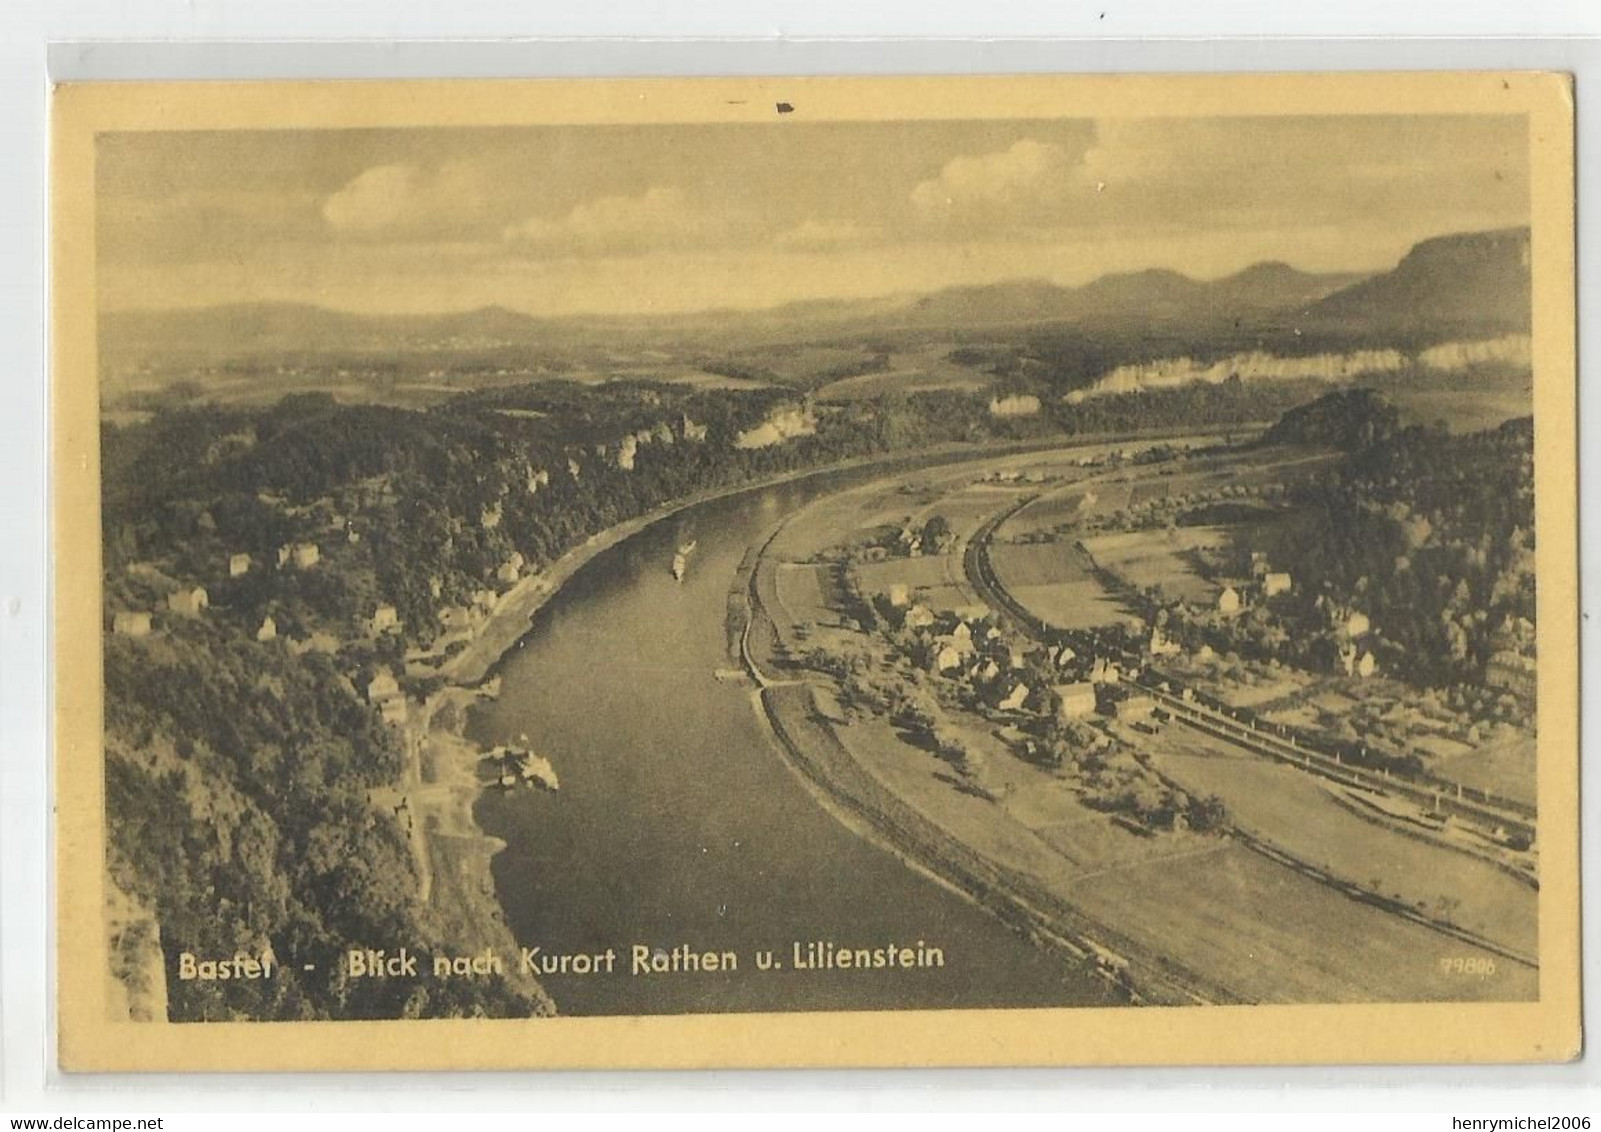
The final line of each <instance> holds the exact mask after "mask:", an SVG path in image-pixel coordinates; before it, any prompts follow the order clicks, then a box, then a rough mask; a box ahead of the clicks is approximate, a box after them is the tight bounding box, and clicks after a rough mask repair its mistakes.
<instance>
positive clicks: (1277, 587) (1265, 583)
mask: <svg viewBox="0 0 1601 1132" xmlns="http://www.w3.org/2000/svg"><path fill="white" fill-rule="evenodd" d="M1291 588H1292V583H1291V581H1290V576H1289V575H1288V574H1286V573H1283V572H1282V571H1275V572H1272V573H1268V574H1264V575H1263V576H1262V593H1263V594H1264V595H1265V596H1267V597H1277V596H1278V595H1279V594H1287V593H1289V592H1290V590H1291Z"/></svg>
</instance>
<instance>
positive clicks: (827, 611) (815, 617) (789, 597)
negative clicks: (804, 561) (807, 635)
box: [777, 562, 836, 623]
mask: <svg viewBox="0 0 1601 1132" xmlns="http://www.w3.org/2000/svg"><path fill="white" fill-rule="evenodd" d="M828 575H829V568H828V567H826V566H808V565H800V564H797V563H793V562H780V563H778V574H777V586H778V603H779V605H780V606H781V607H782V608H783V611H784V613H785V615H786V616H787V617H788V618H789V619H790V621H791V622H792V623H798V622H802V621H811V622H813V623H823V622H830V621H834V620H836V615H835V612H834V607H833V604H832V603H831V601H830V600H829V598H830V594H829V589H830V586H829V576H828Z"/></svg>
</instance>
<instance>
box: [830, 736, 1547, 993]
mask: <svg viewBox="0 0 1601 1132" xmlns="http://www.w3.org/2000/svg"><path fill="white" fill-rule="evenodd" d="M837 734H838V736H839V738H840V740H841V741H843V742H844V743H845V744H846V746H847V748H848V749H849V750H850V752H851V754H852V755H853V756H854V757H855V758H856V759H857V760H859V762H860V764H861V766H862V767H863V769H865V770H866V771H868V773H870V774H871V775H872V776H873V777H874V778H877V779H878V780H879V781H880V782H882V783H883V784H884V786H885V787H886V788H887V789H889V790H890V791H891V792H892V793H894V794H895V796H896V797H898V798H900V799H901V800H902V801H904V802H905V803H906V804H908V805H910V806H911V807H912V808H913V809H915V810H916V811H917V812H918V813H919V814H921V815H922V816H923V817H924V818H925V819H927V820H928V821H930V822H932V823H933V824H934V825H935V826H937V827H938V828H939V829H941V830H943V831H944V832H945V833H946V834H947V835H949V836H950V837H952V838H953V839H955V840H956V841H958V842H960V843H961V844H963V845H965V846H967V847H969V848H971V849H972V850H974V851H976V852H978V853H979V854H980V855H982V856H984V857H987V858H989V859H991V860H994V861H996V862H998V863H999V864H1001V865H1002V866H1004V867H1005V868H1008V869H1013V870H1017V871H1019V872H1022V873H1025V874H1027V875H1028V876H1030V877H1032V878H1034V879H1035V880H1037V881H1038V882H1039V883H1040V884H1041V885H1043V886H1044V887H1045V889H1046V890H1048V891H1050V892H1051V893H1053V894H1055V895H1056V896H1057V897H1059V898H1060V899H1062V900H1064V901H1066V902H1068V903H1069V904H1071V905H1072V906H1073V907H1074V908H1075V909H1077V910H1078V911H1080V912H1082V913H1083V914H1084V915H1085V916H1087V917H1089V919H1090V920H1092V921H1096V922H1099V923H1102V924H1105V925H1106V926H1107V929H1108V933H1109V934H1108V935H1107V936H1104V937H1103V939H1111V940H1114V941H1118V942H1116V946H1119V947H1129V946H1132V948H1133V949H1134V950H1136V951H1141V952H1148V953H1150V954H1155V955H1160V956H1162V957H1164V958H1165V959H1168V960H1170V961H1172V962H1174V963H1177V964H1179V965H1180V966H1181V967H1183V968H1185V969H1188V970H1190V971H1192V972H1195V973H1197V974H1198V975H1200V976H1201V977H1202V978H1203V979H1204V980H1205V981H1206V982H1207V983H1210V984H1215V985H1219V986H1223V987H1227V988H1229V990H1230V991H1231V992H1233V993H1235V994H1237V995H1239V996H1240V997H1242V998H1244V999H1246V1000H1248V1001H1274V1002H1308V1001H1317V1002H1330V1001H1350V1002H1359V1001H1374V1000H1382V999H1396V1000H1403V1001H1405V1000H1427V999H1434V998H1439V999H1458V1000H1460V999H1463V998H1468V999H1526V998H1530V997H1532V996H1533V994H1534V993H1535V975H1534V973H1533V972H1531V971H1528V970H1527V969H1524V968H1522V967H1519V966H1518V965H1516V964H1512V963H1510V962H1504V961H1498V962H1497V963H1496V964H1495V972H1496V973H1495V974H1493V975H1488V976H1485V977H1482V978H1480V977H1474V978H1472V979H1471V980H1468V979H1464V978H1463V977H1462V976H1456V975H1448V974H1446V973H1444V972H1443V971H1442V970H1441V968H1440V966H1439V962H1438V960H1439V957H1440V956H1441V955H1442V954H1447V953H1448V954H1450V955H1452V956H1455V955H1458V954H1462V955H1471V956H1474V957H1476V958H1487V957H1488V956H1486V955H1484V954H1483V953H1480V952H1478V951H1477V950H1476V949H1474V948H1472V947H1470V946H1468V945H1465V944H1461V943H1458V942H1457V941H1454V940H1450V939H1447V938H1446V937H1444V936H1440V935H1438V934H1437V933H1434V932H1432V931H1430V930H1429V929H1427V928H1424V927H1422V926H1420V925H1417V924H1412V923H1409V922H1406V921H1403V920H1400V919H1397V918H1396V917H1394V916H1391V915H1387V914H1385V913H1383V912H1381V911H1379V910H1378V909H1375V908H1372V907H1370V906H1368V905H1364V904H1360V903H1358V902H1356V901H1353V900H1351V899H1349V898H1347V897H1345V896H1343V895H1340V894H1338V893H1336V892H1334V891H1332V890H1331V889H1328V888H1326V887H1324V886H1322V885H1320V884H1318V883H1317V882H1315V881H1313V880H1311V879H1309V878H1307V877H1304V876H1302V875H1300V874H1299V873H1296V872H1294V871H1293V870H1291V869H1287V868H1285V867H1283V866H1281V865H1278V864H1275V863H1274V862H1272V861H1269V860H1267V859H1266V858H1264V857H1262V856H1260V855H1259V854H1257V853H1255V852H1252V851H1251V850H1249V849H1247V848H1245V847H1244V846H1241V845H1239V844H1237V843H1235V842H1233V841H1230V840H1228V839H1226V838H1219V837H1209V836H1202V835H1196V834H1165V835H1159V836H1156V837H1151V838H1144V837H1140V836H1137V835H1135V834H1132V833H1130V832H1128V831H1127V830H1125V829H1123V828H1121V827H1119V826H1116V825H1114V824H1113V823H1112V822H1111V821H1110V820H1109V819H1108V818H1107V816H1106V815H1104V814H1100V813H1097V812H1095V811H1093V810H1090V809H1088V808H1086V807H1084V806H1083V805H1082V804H1081V803H1079V802H1078V801H1077V799H1076V798H1074V797H1073V796H1072V793H1071V789H1070V787H1067V786H1065V785H1064V784H1062V783H1060V782H1057V781H1052V779H1053V777H1054V776H1052V775H1050V774H1049V772H1046V771H1043V770H1040V769H1038V768H1035V767H1031V766H1028V765H1027V764H1024V763H1021V762H1020V761H1018V760H1016V759H1015V758H1011V757H1010V756H1007V755H1004V754H999V753H997V752H996V750H994V749H989V750H986V751H985V757H984V760H983V766H982V769H980V770H977V771H976V772H975V773H974V774H973V775H972V781H973V783H974V784H975V785H977V786H980V787H981V788H982V791H977V790H969V789H963V788H962V787H961V784H960V782H961V780H960V777H959V776H958V775H957V774H956V773H955V772H954V771H953V769H952V768H951V767H950V765H949V764H947V763H946V762H944V761H943V760H941V759H939V758H937V757H936V756H934V755H933V754H931V753H930V752H928V751H926V750H923V749H921V748H919V747H916V746H914V745H912V744H911V743H909V742H907V741H906V740H905V739H904V738H902V737H901V736H900V735H899V734H898V733H897V732H895V731H894V730H893V729H892V728H891V727H889V726H888V725H887V724H884V723H882V722H874V723H869V724H865V725H860V724H856V725H852V726H851V727H849V728H846V729H843V730H840V731H838V732H837ZM968 737H969V739H970V740H971V735H970V734H969V735H968ZM992 748H993V745H992ZM986 792H987V793H988V794H989V795H990V797H985V796H984V794H985V793H986ZM992 798H993V799H998V800H992ZM1365 832H1369V833H1371V832H1372V827H1371V826H1369V827H1367V829H1366V830H1365ZM1508 883H1513V882H1510V881H1509V882H1508ZM1291 909H1293V910H1294V911H1293V914H1290V912H1289V910H1291ZM1091 934H1092V935H1093V934H1094V933H1093V932H1092V933H1091Z"/></svg>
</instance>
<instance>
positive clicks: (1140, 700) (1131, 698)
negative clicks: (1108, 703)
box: [1112, 692, 1156, 721]
mask: <svg viewBox="0 0 1601 1132" xmlns="http://www.w3.org/2000/svg"><path fill="white" fill-rule="evenodd" d="M1155 710H1156V701H1155V700H1154V699H1152V698H1151V697H1150V696H1149V695H1147V694H1146V693H1144V692H1134V693H1133V694H1131V695H1127V696H1124V697H1123V698H1122V699H1120V700H1118V701H1116V702H1115V703H1114V704H1113V705H1112V714H1113V715H1114V716H1116V717H1117V718H1118V719H1119V720H1122V721H1128V720H1134V719H1145V718H1147V717H1149V716H1150V714H1151V712H1153V711H1155Z"/></svg>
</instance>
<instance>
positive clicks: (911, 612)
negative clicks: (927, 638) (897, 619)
mask: <svg viewBox="0 0 1601 1132" xmlns="http://www.w3.org/2000/svg"><path fill="white" fill-rule="evenodd" d="M932 624H934V614H933V612H932V611H931V610H930V609H929V608H928V606H926V605H914V606H912V607H911V608H910V609H908V610H907V611H906V627H907V628H908V629H927V628H928V627H929V626H930V625H932Z"/></svg>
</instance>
